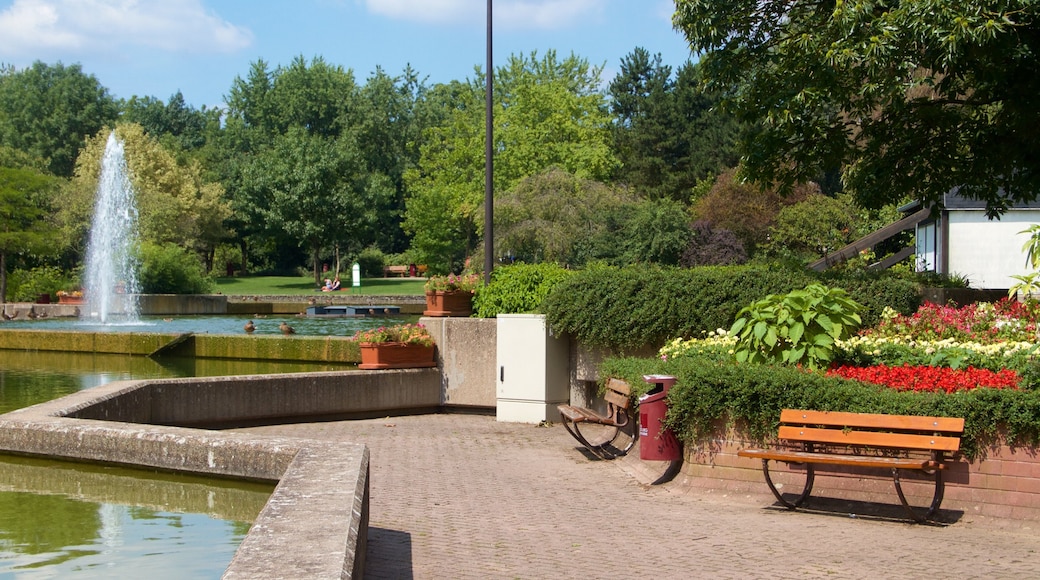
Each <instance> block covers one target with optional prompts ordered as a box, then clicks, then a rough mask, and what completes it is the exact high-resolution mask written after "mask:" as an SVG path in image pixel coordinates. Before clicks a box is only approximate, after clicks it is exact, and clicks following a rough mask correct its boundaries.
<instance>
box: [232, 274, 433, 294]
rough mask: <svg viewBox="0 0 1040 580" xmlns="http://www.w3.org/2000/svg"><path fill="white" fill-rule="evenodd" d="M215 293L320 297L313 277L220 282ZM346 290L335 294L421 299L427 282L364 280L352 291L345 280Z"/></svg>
mask: <svg viewBox="0 0 1040 580" xmlns="http://www.w3.org/2000/svg"><path fill="white" fill-rule="evenodd" d="M216 282H217V287H216V288H215V289H214V291H215V292H220V293H221V294H227V295H246V296H251V295H265V294H274V295H285V296H295V295H303V294H306V295H317V294H322V292H318V291H317V288H318V287H317V285H315V284H314V280H313V279H312V278H311V277H310V276H242V277H236V278H217V279H216ZM343 282H344V283H345V284H344V286H343V290H341V291H339V292H336V294H350V293H353V294H366V295H370V296H402V295H412V296H421V295H422V294H423V284H425V283H426V280H425V279H424V278H362V279H361V287H360V288H356V289H355V288H351V287H350V286H349V285H348V284H350V278H346V279H344V280H343Z"/></svg>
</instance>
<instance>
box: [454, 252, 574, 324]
mask: <svg viewBox="0 0 1040 580" xmlns="http://www.w3.org/2000/svg"><path fill="white" fill-rule="evenodd" d="M571 275H572V272H571V271H570V270H566V269H564V268H563V267H562V266H558V265H556V264H513V265H511V266H503V267H500V268H495V269H494V270H493V271H492V272H491V284H489V285H487V286H483V287H481V288H478V289H477V294H476V297H475V298H474V299H473V309H474V311H475V312H476V315H477V316H480V317H482V318H494V317H495V316H498V315H499V314H521V313H525V312H539V311H540V310H541V308H542V303H543V302H545V299H546V297H547V296H548V295H549V293H550V292H552V291H553V289H554V288H555V287H556V286H557V285H558V284H559V283H560V282H562V281H563V280H566V279H567V278H568V277H570V276H571Z"/></svg>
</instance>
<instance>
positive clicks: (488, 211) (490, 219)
mask: <svg viewBox="0 0 1040 580" xmlns="http://www.w3.org/2000/svg"><path fill="white" fill-rule="evenodd" d="M494 76H495V74H494V69H492V68H491V0H487V72H486V75H485V77H484V78H485V83H487V86H486V91H485V93H486V94H485V95H484V109H485V110H484V117H485V120H484V123H485V125H486V126H485V128H484V284H490V283H491V270H492V269H493V268H494V267H495V222H494V220H495V192H494V186H493V183H494V181H493V179H492V177H493V171H494V165H495V164H494V151H495V149H494V143H493V142H492V137H493V136H494V126H493V124H492V122H493V120H494V115H493V114H492V111H491V107H492V98H491V97H492V92H491V90H492V78H493V77H494Z"/></svg>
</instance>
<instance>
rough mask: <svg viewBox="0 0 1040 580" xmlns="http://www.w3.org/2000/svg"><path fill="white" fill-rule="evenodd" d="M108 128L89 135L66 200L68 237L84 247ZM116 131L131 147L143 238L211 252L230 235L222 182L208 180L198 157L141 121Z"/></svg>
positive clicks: (64, 211)
mask: <svg viewBox="0 0 1040 580" xmlns="http://www.w3.org/2000/svg"><path fill="white" fill-rule="evenodd" d="M108 133H109V131H101V132H99V133H98V134H97V135H96V136H94V137H93V138H91V139H88V140H87V142H86V145H85V147H84V149H83V153H82V155H80V159H79V161H78V162H77V164H76V176H75V177H74V178H73V180H72V181H71V183H70V186H69V188H68V192H67V195H66V197H65V200H64V201H63V203H62V214H63V216H64V220H63V221H64V223H65V225H66V232H67V233H66V236H65V237H66V238H67V239H69V240H70V241H76V242H77V243H78V244H82V246H81V248H80V249H82V247H85V240H86V235H87V232H88V229H89V227H90V221H91V214H92V211H93V204H94V199H95V197H96V193H97V184H98V178H99V176H100V173H101V159H102V157H103V156H104V152H105V143H106V141H107V139H108ZM116 134H117V135H118V137H119V138H120V139H121V140H122V141H123V143H124V146H125V148H126V162H127V167H128V169H129V171H130V176H131V182H132V183H133V186H134V190H135V193H136V195H137V206H138V212H139V217H138V228H139V233H140V236H141V239H142V240H143V241H147V242H152V243H155V244H166V243H173V244H177V245H179V246H181V247H182V248H185V249H186V250H192V251H196V252H198V253H199V254H200V255H202V256H208V255H209V254H210V253H211V252H212V250H213V248H214V247H215V246H216V245H217V244H218V243H219V242H220V241H221V240H222V239H224V237H225V236H226V232H225V230H224V227H223V220H224V219H226V218H227V217H228V216H229V215H230V208H229V207H228V204H227V202H226V201H225V200H224V199H223V193H224V190H223V188H222V187H221V186H220V184H217V183H211V182H207V181H206V180H205V179H204V178H203V176H202V168H201V166H200V165H199V163H198V162H195V161H190V162H187V163H186V164H180V163H178V162H177V160H176V159H175V158H174V156H173V155H172V154H171V153H170V152H169V151H167V150H166V149H165V148H164V147H163V146H162V145H161V144H160V143H159V141H158V140H156V139H155V138H153V137H150V136H148V135H146V134H145V132H144V129H143V128H142V127H141V126H140V125H136V124H121V125H119V126H117V127H116Z"/></svg>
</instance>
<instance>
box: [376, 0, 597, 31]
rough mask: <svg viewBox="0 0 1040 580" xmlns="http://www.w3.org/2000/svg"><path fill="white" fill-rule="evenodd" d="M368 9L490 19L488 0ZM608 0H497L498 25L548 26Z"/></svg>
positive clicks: (421, 0)
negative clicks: (488, 17) (488, 15)
mask: <svg viewBox="0 0 1040 580" xmlns="http://www.w3.org/2000/svg"><path fill="white" fill-rule="evenodd" d="M361 1H363V2H364V4H365V6H366V7H367V8H368V10H369V11H370V12H372V13H374V14H381V15H383V16H386V17H388V18H394V19H400V20H412V21H417V22H427V23H434V24H454V23H461V24H466V25H470V24H473V23H474V22H486V18H487V14H486V12H485V11H486V10H487V1H486V0H361ZM605 4H606V0H495V2H494V4H493V7H492V17H493V19H494V22H495V26H497V27H505V28H511V29H533V30H546V29H558V28H565V27H567V26H570V25H573V24H576V23H579V22H582V21H588V20H590V19H593V18H598V17H600V16H601V15H602V13H603V9H604V5H605Z"/></svg>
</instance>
